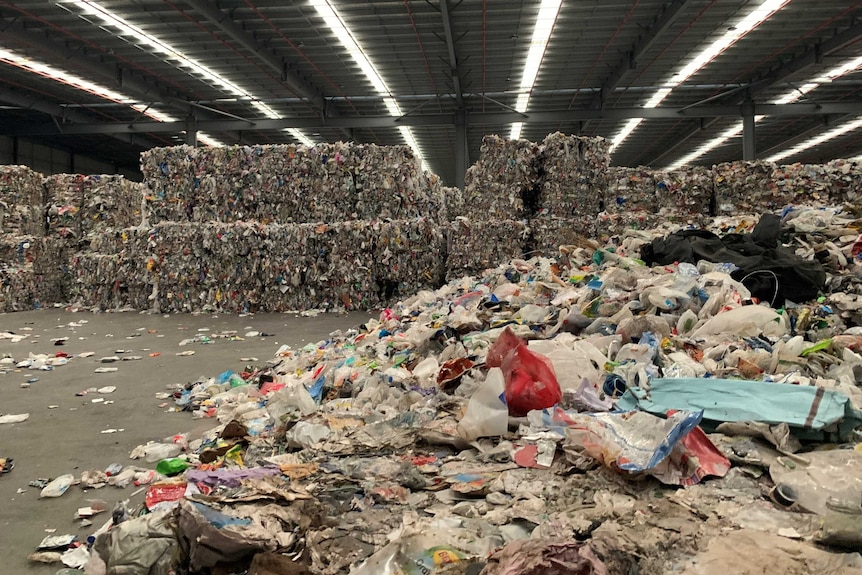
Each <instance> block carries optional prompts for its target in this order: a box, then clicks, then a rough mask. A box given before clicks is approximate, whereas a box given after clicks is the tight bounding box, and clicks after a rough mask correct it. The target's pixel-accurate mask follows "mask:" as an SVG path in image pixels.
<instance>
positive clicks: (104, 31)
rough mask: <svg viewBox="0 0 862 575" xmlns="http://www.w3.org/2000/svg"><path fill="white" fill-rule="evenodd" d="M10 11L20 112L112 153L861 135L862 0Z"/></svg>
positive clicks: (797, 149)
mask: <svg viewBox="0 0 862 575" xmlns="http://www.w3.org/2000/svg"><path fill="white" fill-rule="evenodd" d="M0 31H2V33H0V106H2V107H0V133H2V134H4V135H9V136H19V137H29V138H39V141H42V142H49V143H50V142H53V143H55V144H56V145H57V146H60V147H65V148H70V147H75V146H80V145H81V144H82V143H84V142H85V143H87V144H88V145H91V147H93V149H96V150H98V152H99V154H102V155H104V156H105V159H107V160H109V161H110V160H111V155H112V154H113V153H114V152H113V148H114V144H115V143H117V142H121V144H119V145H120V146H126V147H128V148H124V149H125V150H126V152H124V153H126V155H127V151H128V149H132V150H138V151H140V150H141V149H144V148H146V147H147V146H151V145H166V143H172V142H177V141H186V139H188V138H191V135H192V134H193V135H195V136H196V141H197V143H198V145H219V144H236V143H243V144H250V143H257V142H261V143H264V142H265V143H275V142H285V143H286V142H302V143H306V144H311V143H315V142H321V141H335V140H355V141H357V142H362V143H376V144H381V145H387V144H388V145H394V144H406V145H409V146H411V147H413V148H414V151H415V152H416V154H417V155H418V156H419V157H420V158H421V159H422V160H423V161H424V163H425V166H426V168H427V169H430V170H432V171H435V172H437V173H439V174H440V175H441V177H442V178H443V180H444V182H445V183H446V184H449V185H452V184H455V183H460V181H461V179H462V177H463V173H462V167H463V166H464V165H465V162H474V161H475V160H476V158H477V157H478V152H479V147H480V146H481V141H482V135H484V134H488V133H498V134H501V135H503V136H507V137H516V136H521V137H526V138H530V139H532V140H536V141H539V140H541V139H543V138H544V136H545V135H547V134H548V133H549V132H553V131H556V130H561V131H565V132H569V133H580V134H584V135H590V136H602V137H605V138H607V139H608V140H610V141H611V143H612V163H613V164H615V165H625V164H636V163H648V164H651V165H653V167H656V168H662V167H668V166H670V167H674V166H677V165H682V164H699V165H709V164H711V163H715V162H722V161H730V160H736V159H741V157H742V116H743V115H744V114H749V115H751V116H752V117H753V118H754V120H755V130H754V134H755V137H754V141H753V143H754V146H753V148H754V152H755V153H756V155H757V157H767V156H770V155H773V156H774V155H781V154H785V155H784V157H783V158H782V161H786V162H793V161H798V160H801V159H804V158H811V157H817V158H826V159H830V158H828V156H829V155H830V154H837V155H845V154H846V153H847V152H848V151H856V153H858V151H857V150H858V149H859V148H860V147H862V146H860V145H859V142H862V127H860V128H859V129H857V127H856V123H857V122H856V121H857V120H858V119H859V118H860V117H862V73H860V72H859V69H860V66H862V2H857V1H850V2H847V1H846V0H845V1H843V2H842V1H838V0H735V1H732V2H730V1H728V2H725V1H715V0H636V1H632V2H622V1H617V0H611V1H599V0H590V1H577V2H576V1H573V0H532V1H528V2H524V1H521V0H517V1H516V0H493V2H492V1H491V0H379V1H373V2H363V1H347V0H295V1H284V0H54V1H44V0H22V1H15V2H13V1H11V0H0ZM838 103H840V104H841V106H840V107H836V106H835V104H838ZM764 106H771V107H766V108H765V107H764ZM761 111H766V112H767V113H759V112H761ZM858 123H862V122H858ZM461 135H463V136H464V137H463V138H461ZM96 140H98V141H101V142H104V145H103V146H92V143H93V142H94V141H96ZM461 143H464V145H461ZM809 144H810V146H811V147H810V148H809V147H807V146H808V145H809ZM116 153H117V154H120V151H119V150H118V151H117V152H116ZM125 161H126V160H125V159H123V162H124V163H125ZM467 165H468V164H467Z"/></svg>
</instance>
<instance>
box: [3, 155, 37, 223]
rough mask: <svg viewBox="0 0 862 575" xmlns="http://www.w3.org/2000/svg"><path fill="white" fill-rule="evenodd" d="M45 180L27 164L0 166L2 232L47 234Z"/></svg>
mask: <svg viewBox="0 0 862 575" xmlns="http://www.w3.org/2000/svg"><path fill="white" fill-rule="evenodd" d="M42 180H43V176H42V174H39V173H38V172H34V171H33V170H31V169H30V168H28V167H27V166H0V233H2V234H14V235H28V236H42V235H45V210H44V203H45V197H44V187H43V185H42Z"/></svg>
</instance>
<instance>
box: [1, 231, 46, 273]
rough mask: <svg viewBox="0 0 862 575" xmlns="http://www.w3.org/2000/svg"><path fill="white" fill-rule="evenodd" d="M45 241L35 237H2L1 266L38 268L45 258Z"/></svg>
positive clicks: (7, 235) (10, 235)
mask: <svg viewBox="0 0 862 575" xmlns="http://www.w3.org/2000/svg"><path fill="white" fill-rule="evenodd" d="M43 240H44V238H41V237H35V236H19V235H13V234H6V235H3V236H0V265H13V266H19V267H23V268H34V267H36V268H38V267H39V265H40V264H41V263H42V261H41V260H42V258H43V257H44V254H43V248H44V247H45V245H44V242H43ZM37 262H39V263H37Z"/></svg>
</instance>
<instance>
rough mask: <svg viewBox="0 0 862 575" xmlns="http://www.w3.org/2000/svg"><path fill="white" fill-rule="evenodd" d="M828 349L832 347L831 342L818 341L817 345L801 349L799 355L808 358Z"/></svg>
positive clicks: (826, 340)
mask: <svg viewBox="0 0 862 575" xmlns="http://www.w3.org/2000/svg"><path fill="white" fill-rule="evenodd" d="M830 347H832V340H831V339H824V340H821V341H818V342H817V343H815V344H814V345H812V346H811V347H807V348H805V349H803V350H802V352H801V353H800V354H799V355H801V356H802V357H808V356H809V355H811V354H812V353H817V352H818V351H826V350H828V349H829V348H830Z"/></svg>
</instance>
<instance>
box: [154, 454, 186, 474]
mask: <svg viewBox="0 0 862 575" xmlns="http://www.w3.org/2000/svg"><path fill="white" fill-rule="evenodd" d="M188 468H189V462H188V461H186V460H185V459H180V458H179V457H174V458H172V459H162V460H161V461H159V463H158V465H156V471H158V472H159V473H161V474H162V475H166V476H168V477H170V476H172V475H177V474H179V473H182V472H183V471H185V470H186V469H188Z"/></svg>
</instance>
